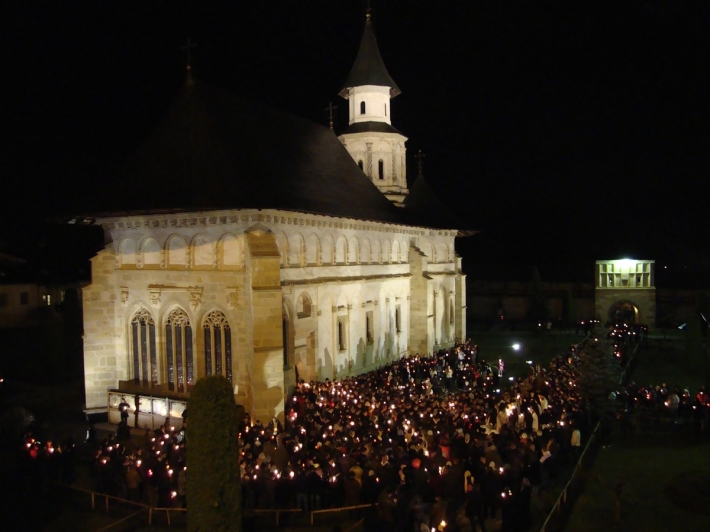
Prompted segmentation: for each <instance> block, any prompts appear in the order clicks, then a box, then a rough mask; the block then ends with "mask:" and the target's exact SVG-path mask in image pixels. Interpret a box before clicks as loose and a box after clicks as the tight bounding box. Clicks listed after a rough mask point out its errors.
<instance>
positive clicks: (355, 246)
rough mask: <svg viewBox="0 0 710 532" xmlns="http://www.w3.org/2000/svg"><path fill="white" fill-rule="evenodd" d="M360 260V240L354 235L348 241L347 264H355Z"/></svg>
mask: <svg viewBox="0 0 710 532" xmlns="http://www.w3.org/2000/svg"><path fill="white" fill-rule="evenodd" d="M359 262H360V242H359V241H358V239H357V237H356V236H354V237H352V238H351V239H350V242H348V264H357V263H359Z"/></svg>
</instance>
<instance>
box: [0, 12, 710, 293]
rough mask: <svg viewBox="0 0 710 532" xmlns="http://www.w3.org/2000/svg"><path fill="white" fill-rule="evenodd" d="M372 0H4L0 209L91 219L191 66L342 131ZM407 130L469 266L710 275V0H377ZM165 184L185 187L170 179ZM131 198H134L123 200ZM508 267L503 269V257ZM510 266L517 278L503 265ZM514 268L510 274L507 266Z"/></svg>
mask: <svg viewBox="0 0 710 532" xmlns="http://www.w3.org/2000/svg"><path fill="white" fill-rule="evenodd" d="M364 7H365V2H364V0H363V1H360V0H321V1H306V0H304V1H300V2H291V1H288V2H287V1H285V0H280V1H276V0H259V1H255V2H248V3H247V2H241V1H240V2H237V1H222V2H208V1H204V0H203V1H200V2H197V1H196V2H181V1H145V0H144V1H141V2H127V1H121V2H93V1H91V2H89V1H87V2H83V3H79V2H52V3H50V2H42V3H39V2H31V1H27V2H5V3H4V4H3V6H2V7H0V25H1V26H2V31H3V35H4V36H5V39H4V41H5V43H4V46H3V51H2V70H3V79H4V83H3V89H4V91H3V92H4V94H5V98H4V102H3V104H4V105H3V119H2V127H3V129H4V130H5V131H4V134H3V138H4V139H5V150H4V151H5V156H4V161H3V162H4V164H3V167H4V171H3V174H4V176H5V177H4V178H3V187H2V189H3V192H2V193H1V194H0V208H1V209H2V215H3V216H7V217H13V218H15V219H17V217H18V216H31V217H34V218H46V217H49V216H54V215H59V214H70V215H71V214H74V213H78V212H87V211H91V205H92V199H93V198H95V197H96V195H98V194H100V195H108V196H110V195H111V189H112V187H115V186H116V183H115V178H114V175H115V174H116V172H117V171H118V170H119V169H120V168H121V165H122V164H123V162H124V161H125V160H126V158H127V156H128V155H129V154H131V153H132V152H133V151H134V150H136V148H137V147H138V146H139V145H140V144H141V142H142V141H143V140H144V139H145V138H146V136H147V135H148V134H149V133H150V131H151V129H152V128H153V127H154V126H155V125H156V123H157V122H158V120H159V119H160V118H161V116H162V115H163V113H164V112H165V111H166V110H167V107H168V106H169V104H170V102H171V101H172V99H173V98H174V97H175V96H176V95H177V93H178V91H179V89H180V87H181V86H182V84H183V83H184V80H185V62H186V59H185V57H186V54H185V51H184V50H183V49H182V47H183V46H184V45H185V42H186V39H187V38H188V37H190V38H191V39H192V40H193V41H194V42H195V43H197V46H196V47H195V48H194V50H193V72H194V75H195V77H196V78H199V79H201V80H204V81H207V82H209V83H211V84H213V85H218V86H222V87H224V88H227V89H229V90H231V91H233V92H235V93H238V94H242V95H246V96H250V97H253V98H255V99H258V100H261V101H264V102H266V103H269V104H272V105H274V106H276V107H279V108H282V109H285V110H288V111H290V112H293V113H294V114H297V115H299V116H302V117H305V118H308V119H311V120H313V121H316V122H319V123H322V124H326V123H327V117H326V113H325V111H324V108H325V107H326V106H327V105H328V102H329V101H333V103H334V104H335V105H338V106H339V109H338V113H337V114H338V117H337V123H336V131H337V129H338V126H345V125H347V105H346V101H345V100H343V99H341V98H339V97H338V96H337V93H338V91H339V90H340V88H341V86H342V83H343V81H344V80H345V79H346V77H347V74H348V72H349V70H350V67H351V66H352V63H353V61H354V59H355V55H356V52H357V48H358V44H359V40H360V35H361V32H362V28H363V24H364ZM372 8H373V25H374V28H375V32H376V34H377V38H378V42H379V46H380V52H381V53H382V56H383V58H384V61H385V64H386V65H387V68H388V70H389V72H390V74H391V76H392V77H393V78H394V80H395V81H396V82H397V84H398V86H399V87H400V89H401V90H402V94H401V95H400V96H398V97H397V98H395V99H394V100H393V102H392V116H393V125H394V126H395V127H396V128H398V129H399V130H400V131H402V132H403V133H404V134H405V135H407V136H408V137H409V141H408V144H407V146H408V153H409V161H408V166H409V168H408V172H409V183H410V185H411V184H412V182H413V178H414V177H415V174H416V163H415V161H414V157H413V156H414V154H415V153H416V151H417V150H419V149H421V150H422V151H423V152H424V153H425V154H426V157H425V175H426V177H427V180H428V182H429V184H430V185H431V187H432V188H433V189H434V190H435V191H437V192H438V194H439V195H440V197H441V198H442V199H443V200H444V201H445V202H446V203H447V204H448V205H450V207H451V209H453V210H454V211H456V212H459V213H461V214H462V218H463V217H465V219H467V220H470V222H468V221H467V222H466V225H469V226H473V227H474V228H476V229H479V230H480V231H481V234H479V235H477V236H474V237H470V238H468V239H462V241H461V242H460V244H459V249H460V252H461V253H462V254H463V255H464V258H465V259H466V261H467V262H466V264H467V267H466V269H467V270H468V271H469V274H470V276H471V278H476V277H478V276H482V277H495V276H501V275H503V274H502V273H500V272H504V271H516V270H517V272H523V273H522V274H520V275H519V276H522V277H525V276H527V275H528V274H527V273H524V272H527V271H528V270H529V268H531V266H532V265H537V266H539V267H540V269H541V274H542V277H543V279H544V280H553V279H555V278H580V279H587V280H591V272H592V268H593V260H594V259H608V258H621V257H623V256H631V257H637V258H655V259H656V260H657V261H658V263H659V264H661V265H668V266H669V268H670V269H671V270H673V269H682V268H683V267H684V266H690V267H695V266H696V265H698V264H701V265H702V266H704V267H706V268H707V269H708V270H710V246H708V244H707V242H708V241H710V238H709V236H708V232H709V231H710V224H708V218H709V217H708V215H707V213H708V211H709V208H708V206H709V205H710V185H709V184H708V180H709V179H710V105H709V102H708V98H709V97H710V31H709V30H710V3H709V2H707V1H693V0H682V1H678V0H668V1H661V0H655V1H654V0H645V1H631V0H627V1H623V2H619V1H610V2H605V1H600V0H595V1H586V0H575V1H569V0H567V1H537V2H534V1H502V0H495V1H493V0H488V1H480V0H470V1H466V2H460V1H456V2H445V3H444V2H440V3H435V2H431V1H428V2H424V1H421V2H420V1H412V0H406V1H405V0H401V1H391V0H387V1H385V0H373V2H372ZM166 187H169V183H166ZM117 207H118V208H120V206H117ZM503 266H505V268H504V267H503ZM506 275H507V274H506ZM511 275H513V273H511Z"/></svg>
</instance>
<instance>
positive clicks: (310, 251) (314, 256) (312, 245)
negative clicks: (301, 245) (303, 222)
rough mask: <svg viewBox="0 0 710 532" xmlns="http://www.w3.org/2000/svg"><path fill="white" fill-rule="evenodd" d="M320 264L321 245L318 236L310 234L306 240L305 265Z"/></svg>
mask: <svg viewBox="0 0 710 532" xmlns="http://www.w3.org/2000/svg"><path fill="white" fill-rule="evenodd" d="M320 263H321V245H320V239H319V238H318V235H316V234H315V233H311V234H310V235H308V238H307V239H306V264H309V265H316V266H317V265H320Z"/></svg>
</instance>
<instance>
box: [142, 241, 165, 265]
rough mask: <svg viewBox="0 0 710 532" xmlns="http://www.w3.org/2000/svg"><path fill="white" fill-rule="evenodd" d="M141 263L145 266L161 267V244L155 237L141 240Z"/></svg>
mask: <svg viewBox="0 0 710 532" xmlns="http://www.w3.org/2000/svg"><path fill="white" fill-rule="evenodd" d="M140 256H141V263H142V264H143V267H146V266H147V267H154V268H156V267H159V266H160V264H161V260H160V259H161V257H160V244H158V241H157V240H156V239H155V238H153V237H147V238H145V239H144V240H143V242H141V248H140Z"/></svg>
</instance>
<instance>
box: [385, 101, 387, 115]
mask: <svg viewBox="0 0 710 532" xmlns="http://www.w3.org/2000/svg"><path fill="white" fill-rule="evenodd" d="M385 116H387V104H385Z"/></svg>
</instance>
